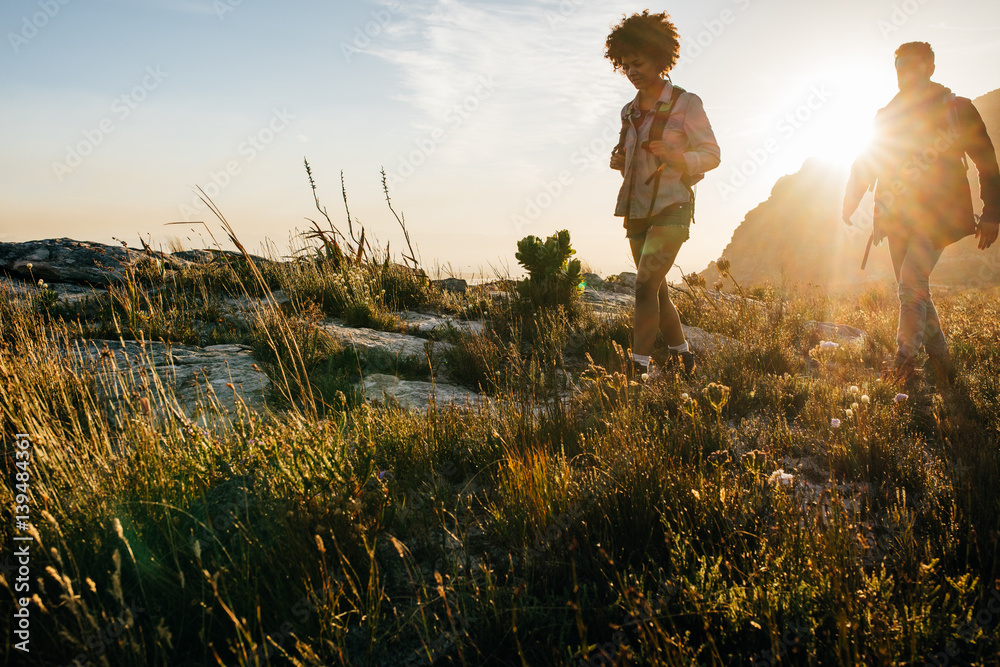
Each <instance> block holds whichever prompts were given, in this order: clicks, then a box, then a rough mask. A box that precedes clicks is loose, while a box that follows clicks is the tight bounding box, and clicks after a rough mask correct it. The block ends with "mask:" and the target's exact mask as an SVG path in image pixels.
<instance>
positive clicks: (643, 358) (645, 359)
mask: <svg viewBox="0 0 1000 667" xmlns="http://www.w3.org/2000/svg"><path fill="white" fill-rule="evenodd" d="M632 361H635V362H637V363H640V364H642V365H643V366H645V367H646V368H649V355H648V354H636V353H635V352H633V353H632Z"/></svg>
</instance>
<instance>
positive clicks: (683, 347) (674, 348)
mask: <svg viewBox="0 0 1000 667" xmlns="http://www.w3.org/2000/svg"><path fill="white" fill-rule="evenodd" d="M667 349H669V350H670V351H671V352H676V353H677V354H683V353H684V352H688V342H687V341H684V342H683V343H681V344H680V345H668V346H667Z"/></svg>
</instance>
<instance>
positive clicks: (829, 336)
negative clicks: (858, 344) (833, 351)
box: [805, 320, 868, 342]
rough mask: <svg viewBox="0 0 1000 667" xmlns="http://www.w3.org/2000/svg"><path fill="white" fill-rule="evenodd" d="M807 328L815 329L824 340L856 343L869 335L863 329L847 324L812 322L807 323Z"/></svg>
mask: <svg viewBox="0 0 1000 667" xmlns="http://www.w3.org/2000/svg"><path fill="white" fill-rule="evenodd" d="M805 326H806V327H808V328H811V329H814V330H815V331H816V333H818V334H819V335H820V336H821V337H822V338H823V339H824V340H844V341H847V342H854V341H859V340H861V339H863V338H864V337H865V336H867V335H868V334H866V333H865V332H864V331H862V330H861V329H856V328H854V327H850V326H847V325H846V324H834V323H833V322H814V321H812V320H810V321H808V322H805Z"/></svg>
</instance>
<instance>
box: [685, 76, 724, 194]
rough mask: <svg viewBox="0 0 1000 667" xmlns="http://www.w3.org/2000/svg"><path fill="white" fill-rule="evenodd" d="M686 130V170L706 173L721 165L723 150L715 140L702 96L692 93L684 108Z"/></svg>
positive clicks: (692, 172)
mask: <svg viewBox="0 0 1000 667" xmlns="http://www.w3.org/2000/svg"><path fill="white" fill-rule="evenodd" d="M684 132H685V133H686V134H687V139H688V146H689V147H688V149H687V150H685V151H684V152H683V154H682V155H683V158H684V163H685V169H684V172H685V173H687V174H704V173H705V172H707V171H711V170H712V169H715V168H716V167H718V166H719V164H720V163H721V161H722V160H721V158H722V151H721V150H720V149H719V143H718V142H717V141H716V140H715V133H714V132H713V131H712V124H711V123H709V122H708V116H707V115H706V114H705V107H704V105H703V104H702V101H701V98H700V97H698V96H697V95H695V94H694V93H690V94H689V96H688V100H687V108H686V109H685V110H684Z"/></svg>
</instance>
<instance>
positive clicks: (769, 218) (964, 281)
mask: <svg viewBox="0 0 1000 667" xmlns="http://www.w3.org/2000/svg"><path fill="white" fill-rule="evenodd" d="M973 103H974V104H975V105H976V108H977V109H979V112H980V113H981V114H982V116H983V119H984V121H985V122H986V127H987V130H988V131H989V133H990V137H991V138H992V139H993V143H994V146H997V148H998V151H1000V89H998V90H994V91H992V92H990V93H987V94H986V95H983V96H982V97H978V98H976V99H975V100H973ZM969 176H970V180H971V182H972V184H973V186H972V191H973V200H974V202H975V204H976V212H977V213H978V212H980V210H981V206H982V205H981V202H980V201H979V196H978V191H979V188H978V175H977V174H976V170H975V167H974V166H971V165H970V170H969ZM846 182H847V172H846V171H844V170H839V169H836V168H834V167H831V166H829V165H826V164H823V163H822V162H820V161H818V160H807V161H806V162H805V164H803V165H802V168H801V169H800V170H799V171H798V172H796V173H794V174H790V175H787V176H783V177H782V178H780V179H778V181H777V183H775V185H774V188H773V189H772V190H771V195H770V197H768V199H767V200H766V201H765V202H763V203H761V204H760V205H759V206H757V207H756V208H755V209H753V210H752V211H750V212H749V213H747V215H746V217H745V218H744V220H743V222H741V223H740V225H739V227H737V228H736V231H735V232H733V236H732V239H731V240H730V242H729V244H728V245H727V246H726V248H725V250H723V252H722V253H721V256H724V257H726V258H728V259H729V261H730V264H731V271H732V274H733V276H734V277H735V278H736V279H737V280H738V281H740V282H741V283H743V284H747V285H752V284H761V283H769V284H773V285H783V286H791V285H794V284H796V283H798V284H805V283H813V284H822V285H828V286H831V287H850V286H852V285H859V284H863V283H866V282H870V281H878V280H881V279H890V280H891V279H892V265H891V263H890V261H889V251H888V247H887V246H886V244H885V243H883V244H881V246H878V247H873V248H872V251H871V255H870V257H869V260H868V266H867V268H866V270H865V271H861V270H860V264H861V258H862V256H863V255H864V250H865V245H866V243H867V240H868V234H869V231H870V229H867V228H853V229H852V228H848V227H846V226H845V225H844V224H843V222H841V220H840V209H841V203H842V201H843V196H844V186H845V184H846ZM871 206H872V203H871V196H870V195H869V196H868V197H866V199H865V201H864V202H863V203H862V210H864V211H868V212H869V213H870V211H871ZM702 275H703V276H705V278H706V280H707V281H708V283H709V284H711V283H713V282H715V281H716V280H717V279H718V271H717V270H716V268H715V266H714V264H710V265H709V266H708V268H707V269H705V271H703V272H702ZM932 280H933V281H934V283H936V284H941V285H951V286H972V285H979V284H983V283H988V284H998V283H1000V248H998V247H994V248H991V249H990V250H989V251H987V252H982V251H980V250H979V249H978V248H977V247H976V240H975V239H974V238H972V237H969V238H966V239H963V240H962V241H961V242H959V243H956V244H954V245H952V246H950V247H949V248H948V249H947V250H945V252H944V254H943V255H942V257H941V261H940V263H939V264H938V266H937V268H936V269H935V271H934V274H933V276H932Z"/></svg>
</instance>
